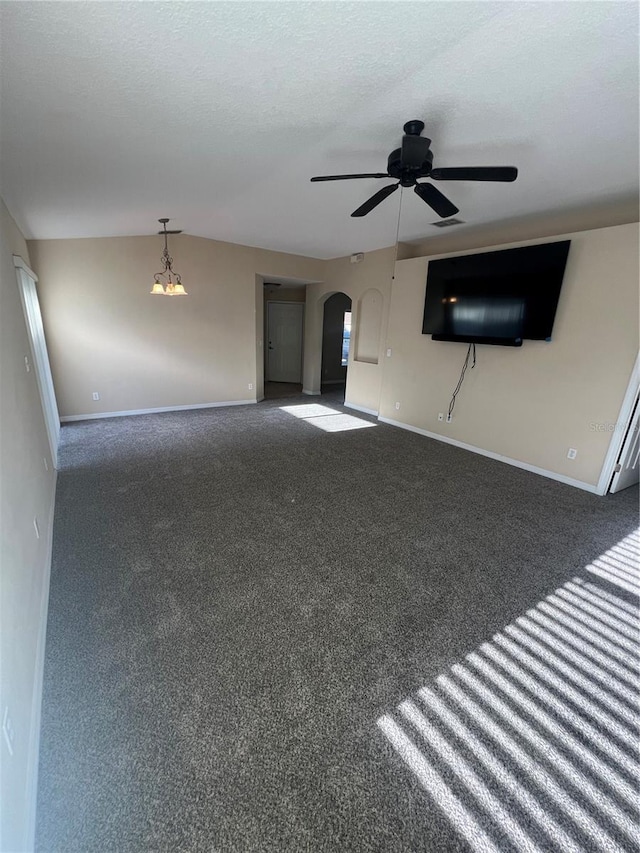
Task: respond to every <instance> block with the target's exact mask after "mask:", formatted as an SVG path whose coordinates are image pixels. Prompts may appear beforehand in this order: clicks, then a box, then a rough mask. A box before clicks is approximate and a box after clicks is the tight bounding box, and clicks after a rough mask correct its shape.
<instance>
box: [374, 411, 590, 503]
mask: <svg viewBox="0 0 640 853" xmlns="http://www.w3.org/2000/svg"><path fill="white" fill-rule="evenodd" d="M378 420H379V421H381V422H382V423H385V424H390V425H391V426H395V427H399V428H400V429H406V430H408V431H409V432H417V433H418V435H424V436H426V437H427V438H435V440H436V441H442V442H444V443H445V444H453V445H454V447H460V448H462V450H470V451H471V452H472V453H478V454H479V455H480V456H488V457H489V459H495V460H497V461H498V462H506V464H507V465H513V466H514V467H515V468H522V469H523V470H524V471H530V472H531V473H532V474H540V476H541V477H548V478H549V479H550V480H557V481H558V482H559V483H565V484H566V485H567V486H574V487H575V488H576V489H583V490H584V491H585V492H591V494H593V495H597V494H599V492H598V487H597V486H593V485H591V483H585V482H583V481H582V480H574V479H573V478H572V477H566V476H565V475H564V474H557V473H556V472H555V471H547V470H546V469H545V468H538V467H537V466H536V465H529V463H528V462H521V461H520V460H519V459H511V458H510V457H509V456H501V455H500V454H499V453H493V451H491V450H484V449H483V448H482V447H476V446H475V445H473V444H465V443H464V442H463V441H458V440H457V439H455V438H448V437H447V436H446V435H440V434H439V433H437V432H429V431H428V430H426V429H420V427H415V426H411V425H410V424H403V423H402V422H401V421H394V420H392V419H391V418H382V417H379V418H378Z"/></svg>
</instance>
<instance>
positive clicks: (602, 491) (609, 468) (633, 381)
mask: <svg viewBox="0 0 640 853" xmlns="http://www.w3.org/2000/svg"><path fill="white" fill-rule="evenodd" d="M638 388H640V352H639V353H638V355H637V356H636V362H635V364H634V366H633V370H632V371H631V377H630V379H629V384H628V385H627V390H626V393H625V395H624V398H623V400H622V406H621V407H620V413H619V414H618V420H617V421H616V427H617V426H618V424H624V428H623V427H620V428H619V429H618V428H616V429H614V430H613V433H612V435H611V441H610V442H609V449H608V451H607V455H606V456H605V459H604V464H603V466H602V473H601V474H600V479H599V480H598V485H597V487H596V488H597V490H596V494H598V495H606V494H607V492H608V491H609V485H610V483H611V479H612V477H613V475H614V473H615V467H616V464H617V462H618V457H619V456H620V451H621V450H622V444H623V442H624V439H625V436H626V434H627V430H628V428H629V421H630V419H631V415H632V413H633V406H634V403H635V400H636V395H637V394H638Z"/></svg>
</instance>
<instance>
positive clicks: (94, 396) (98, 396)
mask: <svg viewBox="0 0 640 853" xmlns="http://www.w3.org/2000/svg"><path fill="white" fill-rule="evenodd" d="M91 396H92V397H93V399H94V400H99V399H100V394H98V392H97V391H94V392H93V394H92V395H91Z"/></svg>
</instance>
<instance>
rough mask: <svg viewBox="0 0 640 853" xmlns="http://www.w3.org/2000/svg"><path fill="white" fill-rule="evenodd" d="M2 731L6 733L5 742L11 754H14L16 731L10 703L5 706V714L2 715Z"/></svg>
mask: <svg viewBox="0 0 640 853" xmlns="http://www.w3.org/2000/svg"><path fill="white" fill-rule="evenodd" d="M2 733H3V734H4V742H5V743H6V745H7V749H8V750H9V755H13V740H14V738H15V732H14V730H13V723H12V721H11V716H10V714H9V706H8V705H7V706H6V707H5V709H4V715H3V717H2Z"/></svg>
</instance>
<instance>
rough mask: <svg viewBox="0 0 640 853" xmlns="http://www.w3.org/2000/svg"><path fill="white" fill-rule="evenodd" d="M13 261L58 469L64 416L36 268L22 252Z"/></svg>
mask: <svg viewBox="0 0 640 853" xmlns="http://www.w3.org/2000/svg"><path fill="white" fill-rule="evenodd" d="M13 264H14V266H15V268H16V276H17V279H18V289H19V291H20V301H21V302H22V310H23V311H24V319H25V324H26V327H27V336H28V338H29V346H30V348H31V357H32V359H33V367H34V369H35V375H36V382H37V384H38V392H39V394H40V403H41V404H42V414H43V415H44V423H45V427H46V430H47V438H48V439H49V450H50V453H51V462H52V464H53V467H54V468H57V467H58V443H59V441H60V416H59V414H58V404H57V402H56V393H55V389H54V387H53V377H52V375H51V366H50V364H49V354H48V352H47V342H46V339H45V336H44V325H43V323H42V313H41V311H40V302H39V300H38V290H37V287H36V282H37V281H38V277H37V275H36V274H35V273H34V272H33V270H31V269H29V267H28V266H27V265H26V264H25V262H24V261H23V260H22V258H21V257H20V256H19V255H14V256H13ZM25 367H26V369H27V370H31V365H30V364H29V359H28V357H25Z"/></svg>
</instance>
